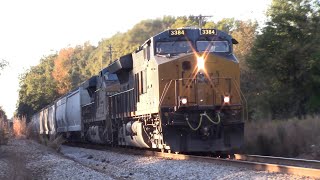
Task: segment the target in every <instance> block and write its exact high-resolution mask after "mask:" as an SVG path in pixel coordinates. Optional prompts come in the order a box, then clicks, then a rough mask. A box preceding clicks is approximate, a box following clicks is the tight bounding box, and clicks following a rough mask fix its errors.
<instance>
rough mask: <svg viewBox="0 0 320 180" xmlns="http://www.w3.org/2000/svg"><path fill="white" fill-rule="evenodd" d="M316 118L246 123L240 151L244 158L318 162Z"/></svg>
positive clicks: (319, 133)
mask: <svg viewBox="0 0 320 180" xmlns="http://www.w3.org/2000/svg"><path fill="white" fill-rule="evenodd" d="M319 129H320V117H308V118H306V119H303V120H299V119H290V120H278V121H259V122H249V123H246V125H245V144H244V147H243V151H244V152H245V153H248V154H259V155H268V156H282V157H298V158H307V159H318V160H320V131H319Z"/></svg>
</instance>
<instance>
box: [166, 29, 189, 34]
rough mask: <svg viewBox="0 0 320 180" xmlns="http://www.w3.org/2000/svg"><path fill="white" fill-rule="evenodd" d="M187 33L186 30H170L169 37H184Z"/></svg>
mask: <svg viewBox="0 0 320 180" xmlns="http://www.w3.org/2000/svg"><path fill="white" fill-rule="evenodd" d="M186 34H187V32H186V30H184V29H170V30H169V36H184V35H186Z"/></svg>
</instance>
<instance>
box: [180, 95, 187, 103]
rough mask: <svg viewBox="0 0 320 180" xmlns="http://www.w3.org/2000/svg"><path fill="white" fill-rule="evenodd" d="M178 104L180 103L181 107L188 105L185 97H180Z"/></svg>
mask: <svg viewBox="0 0 320 180" xmlns="http://www.w3.org/2000/svg"><path fill="white" fill-rule="evenodd" d="M180 102H181V104H182V105H186V104H187V103H188V99H187V97H181V98H180Z"/></svg>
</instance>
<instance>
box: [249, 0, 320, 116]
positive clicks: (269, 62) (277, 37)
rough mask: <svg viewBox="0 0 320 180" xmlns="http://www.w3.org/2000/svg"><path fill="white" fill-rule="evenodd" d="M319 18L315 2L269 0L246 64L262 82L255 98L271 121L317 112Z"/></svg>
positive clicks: (319, 5)
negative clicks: (264, 21)
mask: <svg viewBox="0 0 320 180" xmlns="http://www.w3.org/2000/svg"><path fill="white" fill-rule="evenodd" d="M319 14H320V3H319V2H318V1H312V0H273V2H272V5H271V8H270V9H269V12H268V16H269V19H270V21H269V22H267V24H266V27H265V28H263V29H262V34H261V35H259V36H257V39H256V41H255V44H254V47H253V51H252V55H251V56H250V58H249V59H248V64H249V67H250V68H251V69H252V70H253V71H254V72H255V75H256V76H257V79H258V81H259V82H262V83H260V86H259V87H257V88H256V90H255V94H257V95H259V96H262V97H263V98H261V99H262V101H264V102H262V101H260V102H261V103H263V104H265V107H264V108H263V109H265V110H268V111H270V112H271V115H272V118H273V119H274V118H288V117H292V116H298V117H302V116H304V115H306V114H307V113H314V112H319V110H320V109H319V107H320V92H319V90H318V88H320V71H319V67H320V56H319V53H320V38H319V33H320V30H319V26H320V18H319V17H320V16H319ZM253 98H255V97H253Z"/></svg>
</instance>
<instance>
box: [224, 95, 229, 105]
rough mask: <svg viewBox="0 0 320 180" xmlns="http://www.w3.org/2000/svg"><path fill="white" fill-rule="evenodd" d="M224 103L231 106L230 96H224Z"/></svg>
mask: <svg viewBox="0 0 320 180" xmlns="http://www.w3.org/2000/svg"><path fill="white" fill-rule="evenodd" d="M223 102H224V103H226V104H229V103H230V96H224V98H223Z"/></svg>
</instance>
